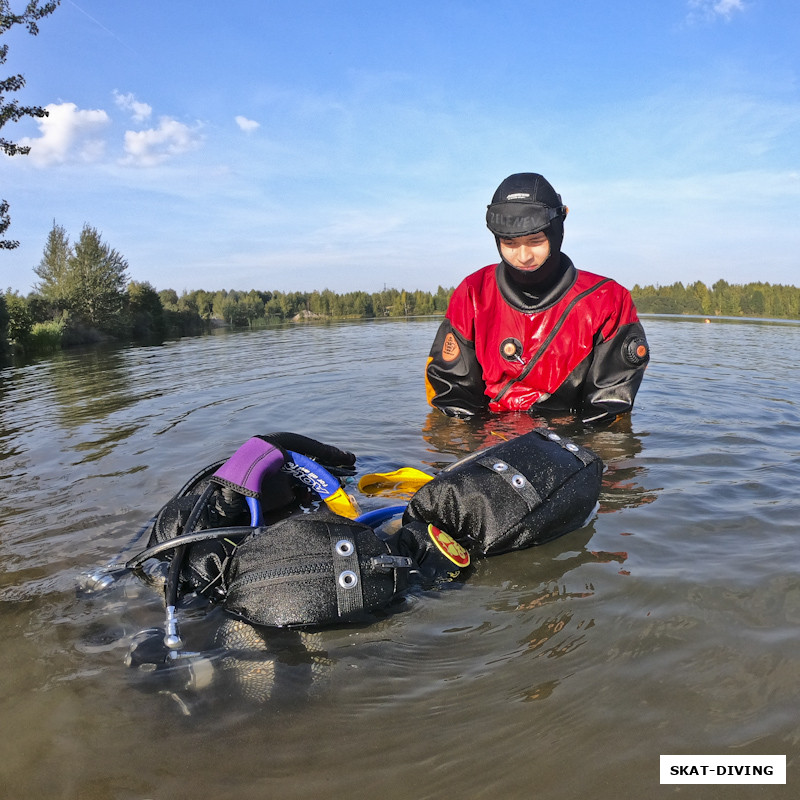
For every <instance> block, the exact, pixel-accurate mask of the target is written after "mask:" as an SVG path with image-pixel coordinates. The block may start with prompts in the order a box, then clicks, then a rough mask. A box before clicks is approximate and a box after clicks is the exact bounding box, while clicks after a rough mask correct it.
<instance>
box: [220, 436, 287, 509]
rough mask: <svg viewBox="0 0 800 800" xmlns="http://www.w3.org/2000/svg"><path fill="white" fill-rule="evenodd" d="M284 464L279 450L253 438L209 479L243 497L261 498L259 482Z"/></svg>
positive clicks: (281, 452)
mask: <svg viewBox="0 0 800 800" xmlns="http://www.w3.org/2000/svg"><path fill="white" fill-rule="evenodd" d="M283 464H284V456H283V451H282V450H281V449H280V448H279V447H275V445H273V444H270V443H269V442H265V441H264V440H263V439H259V438H258V437H256V436H254V437H253V438H252V439H248V440H247V441H246V442H245V443H244V444H243V445H242V446H241V447H240V448H239V449H238V450H237V451H236V452H235V453H234V454H233V455H232V456H231V457H230V458H229V459H228V460H227V461H226V462H225V463H224V464H223V465H222V466H221V467H220V468H219V469H218V470H217V471H216V472H215V473H214V474H213V475H212V476H211V480H212V481H216V482H217V483H221V484H222V485H223V486H229V487H230V488H231V489H235V490H236V491H237V492H240V493H241V494H243V495H245V496H247V497H260V496H261V482H262V481H263V480H264V478H266V477H267V476H268V475H274V474H275V473H276V472H277V471H278V470H279V469H280V468H281V467H282V466H283Z"/></svg>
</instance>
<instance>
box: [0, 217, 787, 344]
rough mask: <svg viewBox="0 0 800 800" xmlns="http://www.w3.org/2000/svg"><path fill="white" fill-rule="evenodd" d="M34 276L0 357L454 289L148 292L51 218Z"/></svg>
mask: <svg viewBox="0 0 800 800" xmlns="http://www.w3.org/2000/svg"><path fill="white" fill-rule="evenodd" d="M34 272H35V273H36V276H37V277H38V279H39V281H38V283H37V284H36V287H35V289H34V291H33V292H31V293H30V294H28V295H27V296H26V297H23V296H22V295H20V294H19V293H17V292H14V291H12V290H11V289H8V290H7V291H6V292H5V294H0V354H6V355H7V354H8V353H10V352H13V353H16V354H22V355H26V354H27V355H30V354H35V353H41V352H48V351H52V350H55V349H59V348H61V347H69V346H72V345H77V344H91V343H95V342H100V341H106V340H108V339H115V340H140V341H163V340H164V339H168V338H176V337H180V336H187V335H197V334H201V333H204V332H207V331H209V330H210V329H211V328H212V327H214V326H219V325H228V326H230V327H258V326H264V325H269V324H273V323H278V322H285V321H289V320H294V321H303V320H312V319H370V318H378V317H410V316H429V315H437V314H443V313H444V312H445V310H446V308H447V303H448V301H449V299H450V295H451V294H452V292H453V290H452V289H446V288H443V287H441V286H440V287H438V289H437V291H436V292H435V293H432V292H425V291H406V290H403V289H394V288H392V289H384V290H383V291H382V292H372V293H368V292H362V291H356V292H347V293H344V294H338V293H336V292H333V291H331V290H330V289H323V290H321V291H313V292H280V291H257V290H255V289H251V290H249V291H227V290H222V291H216V292H211V291H205V290H202V289H195V290H192V291H185V292H183V293H182V294H180V295H179V294H178V293H177V292H176V291H175V290H173V289H165V290H162V291H160V292H159V291H156V289H154V288H153V286H151V285H150V284H149V283H147V282H146V281H144V282H143V281H133V280H130V278H129V276H128V262H127V260H126V259H125V258H124V257H123V256H122V255H121V254H120V253H119V252H118V251H117V250H115V249H113V248H112V247H110V246H109V245H108V244H107V243H106V242H104V241H103V239H102V237H101V235H100V233H99V232H98V231H97V230H96V229H95V228H93V227H91V226H90V225H85V226H84V228H83V230H82V231H81V233H80V236H79V237H78V239H77V240H76V241H75V242H74V243H72V242H71V241H70V239H69V236H68V234H67V232H66V230H65V229H64V228H63V227H61V226H59V225H57V224H55V223H54V224H53V228H52V230H51V231H50V233H49V235H48V237H47V241H46V243H45V247H44V252H43V254H42V259H41V261H40V262H39V264H38V265H37V266H36V267H34ZM631 294H632V295H633V299H634V302H635V303H636V306H637V308H638V310H639V312H640V313H643V314H648V313H653V314H659V313H660V314H698V315H703V316H731V317H737V316H740V317H765V318H780V319H800V289H798V288H796V287H794V286H783V285H777V284H776V285H773V284H769V283H749V284H745V285H735V284H729V283H727V282H726V281H724V280H719V281H717V282H716V283H714V284H713V285H712V286H711V287H708V286H706V285H705V284H704V283H702V282H701V281H695V282H694V283H692V284H689V285H686V286H684V284H683V283H680V282H678V283H673V284H672V285H670V286H639V285H638V284H637V285H636V286H634V287H633V289H632V291H631Z"/></svg>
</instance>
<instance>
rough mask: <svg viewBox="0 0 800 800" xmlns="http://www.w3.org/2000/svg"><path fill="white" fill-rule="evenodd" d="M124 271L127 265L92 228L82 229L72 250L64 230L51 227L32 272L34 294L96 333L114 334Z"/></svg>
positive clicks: (121, 302) (118, 321) (125, 278)
mask: <svg viewBox="0 0 800 800" xmlns="http://www.w3.org/2000/svg"><path fill="white" fill-rule="evenodd" d="M127 270H128V262H127V261H126V260H125V258H123V256H122V255H121V254H120V253H119V252H117V251H116V250H114V249H113V248H112V247H110V246H109V245H107V244H106V243H105V242H104V241H103V240H102V238H101V236H100V234H99V233H98V231H97V229H96V228H93V227H92V226H91V225H84V226H83V230H82V231H81V235H80V238H79V239H78V241H77V242H76V243H75V246H74V247H73V246H71V245H70V243H69V239H68V238H67V234H66V231H65V230H64V228H62V227H61V226H59V225H56V224H55V223H54V224H53V229H52V230H51V231H50V234H49V235H48V237H47V242H46V244H45V248H44V254H43V256H42V260H41V261H40V262H39V265H38V266H37V267H35V269H34V272H35V273H36V274H37V275H38V276H39V278H40V279H41V282H40V283H39V285H38V286H37V290H38V291H39V292H40V293H41V295H42V297H44V299H45V300H48V301H50V302H51V303H53V304H54V306H56V308H58V309H62V310H65V311H68V312H69V313H70V314H71V315H72V316H74V317H75V318H77V319H78V320H79V321H81V322H83V323H85V324H88V325H90V326H92V327H94V328H97V329H98V330H100V331H104V332H106V333H117V332H119V330H120V326H121V324H122V318H121V312H122V311H123V309H124V305H125V300H126V297H125V285H126V283H127V281H128V275H127Z"/></svg>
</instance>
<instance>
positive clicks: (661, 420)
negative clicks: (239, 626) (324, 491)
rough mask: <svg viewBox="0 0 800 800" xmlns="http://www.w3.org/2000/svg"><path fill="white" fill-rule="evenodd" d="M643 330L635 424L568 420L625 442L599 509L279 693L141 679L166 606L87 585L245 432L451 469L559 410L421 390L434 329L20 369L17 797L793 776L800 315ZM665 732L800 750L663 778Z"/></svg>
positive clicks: (13, 739) (690, 748)
mask: <svg viewBox="0 0 800 800" xmlns="http://www.w3.org/2000/svg"><path fill="white" fill-rule="evenodd" d="M645 325H646V329H647V333H648V338H649V339H650V343H651V346H652V350H653V362H652V364H651V366H650V368H649V369H648V373H647V375H646V377H645V381H644V384H643V387H642V389H641V391H640V393H639V397H638V400H637V407H636V409H635V410H634V412H633V414H632V415H631V417H630V418H629V419H628V420H627V421H626V422H624V423H622V424H617V425H615V426H614V427H612V428H610V429H608V430H602V431H591V430H589V429H584V428H583V427H582V426H580V425H577V424H575V423H574V422H573V421H571V420H569V419H565V418H562V419H551V420H548V421H547V422H548V424H550V425H551V427H553V428H555V429H556V430H559V431H560V432H561V433H564V434H566V435H568V436H571V437H573V438H574V439H575V440H576V441H579V442H580V443H582V444H584V445H587V446H589V447H591V448H593V449H594V450H596V451H597V452H598V453H599V454H600V455H601V456H602V457H603V459H604V460H605V462H606V466H607V469H606V473H605V476H604V484H603V493H602V497H601V505H600V508H599V512H598V514H597V515H596V516H595V518H594V519H593V520H591V521H590V523H589V524H588V525H587V526H586V527H585V528H584V529H581V530H580V531H575V532H574V533H571V534H569V535H567V536H565V537H563V538H561V539H559V540H557V541H555V542H551V543H549V544H547V545H545V546H543V547H540V548H536V549H532V550H528V551H525V552H519V553H513V554H508V555H504V556H500V557H495V558H492V559H488V560H484V561H482V562H480V563H478V564H477V565H476V567H475V568H474V570H473V571H472V574H471V575H470V576H469V578H468V580H466V581H464V582H463V583H460V584H458V585H454V586H450V587H448V588H446V589H444V590H442V591H439V592H426V593H421V594H418V595H415V596H413V597H411V598H410V599H409V601H408V602H407V603H406V604H405V606H404V607H403V608H402V610H399V611H397V612H396V613H392V614H389V615H387V616H386V618H385V619H381V620H379V621H377V622H376V623H375V624H374V625H370V626H359V627H354V628H344V629H341V630H331V631H326V632H323V633H321V634H319V635H317V636H314V637H311V638H309V639H308V640H306V641H304V642H303V643H302V645H303V647H305V648H306V649H307V651H308V652H309V656H308V658H305V659H304V658H302V657H298V658H297V660H296V662H294V663H292V662H291V659H287V660H286V663H285V664H283V665H282V666H281V669H282V670H283V676H284V680H285V684H284V685H285V691H282V692H281V697H276V698H273V699H272V700H270V701H267V702H262V703H257V702H252V701H249V700H247V699H246V698H243V697H242V696H237V694H236V692H233V691H231V690H230V687H229V686H228V687H227V688H226V689H225V691H224V692H223V691H222V690H220V689H215V688H214V686H213V685H212V687H211V688H209V689H208V690H205V692H197V693H195V694H194V695H192V696H189V695H187V696H186V704H185V706H181V705H180V704H179V703H178V702H177V701H176V699H175V697H174V696H173V695H171V694H169V693H159V691H158V690H154V689H153V686H152V685H148V684H147V682H142V681H136V680H132V678H131V670H128V669H126V668H125V666H124V665H123V660H124V657H125V654H126V652H127V649H128V646H129V643H130V640H131V637H132V636H133V635H134V634H135V633H136V632H137V631H139V630H141V629H142V628H146V627H148V626H151V625H159V624H161V615H162V612H161V600H160V598H159V597H158V596H157V594H156V593H154V592H153V591H152V590H150V589H149V588H148V587H144V586H142V585H139V584H137V583H136V582H131V583H129V584H126V585H120V586H117V587H115V589H114V590H112V591H111V592H110V593H109V594H108V595H105V596H101V597H97V598H95V599H87V598H84V597H79V596H77V595H76V592H75V587H76V584H77V583H78V582H79V581H80V579H81V577H82V576H84V575H85V574H86V573H87V572H88V571H90V570H91V569H92V568H94V567H96V566H98V565H102V564H105V563H107V562H108V561H110V560H112V559H113V558H114V557H115V556H116V554H117V553H118V552H119V550H120V549H121V548H123V547H124V546H125V545H126V544H127V543H128V542H129V541H130V540H131V538H132V537H133V536H134V535H135V533H136V532H137V531H138V530H139V529H140V528H141V527H142V526H143V525H144V524H145V523H146V521H147V519H148V518H149V517H150V515H151V514H152V513H153V512H154V511H156V510H157V509H158V508H159V507H160V505H161V504H162V503H163V502H165V501H166V500H167V499H168V498H169V497H170V496H171V494H172V493H173V492H175V491H176V490H177V489H178V488H179V487H180V486H181V485H182V483H183V482H184V481H185V480H186V479H187V478H188V477H189V476H191V475H192V474H193V473H194V472H195V471H196V470H197V469H198V468H199V467H201V466H203V465H204V464H206V463H210V462H212V461H215V460H216V459H218V458H222V457H224V456H226V455H229V454H230V452H232V450H234V449H235V448H236V447H237V446H238V445H239V444H240V443H241V442H243V441H244V440H246V439H247V438H248V437H250V436H251V435H253V434H256V433H266V432H270V431H278V430H291V431H295V432H298V433H303V434H306V435H308V436H313V437H316V438H319V439H321V440H323V441H327V442H330V443H332V444H336V445H339V446H341V447H344V448H347V449H350V450H352V451H354V452H355V453H356V454H357V455H358V457H359V460H358V466H359V471H360V472H361V473H366V472H372V471H377V470H389V469H393V468H395V467H398V466H413V467H418V468H421V469H424V470H426V471H428V472H435V471H436V470H438V469H440V468H442V467H443V466H445V465H446V464H448V463H450V462H452V461H453V460H455V459H456V458H458V457H459V456H460V455H462V454H464V453H467V452H471V451H472V450H474V449H475V448H476V447H478V446H482V445H485V444H489V443H493V442H495V441H497V440H498V437H500V436H508V435H513V434H518V433H523V432H525V431H527V430H530V428H531V427H533V426H534V425H537V424H541V422H542V421H541V420H538V419H536V418H532V417H529V416H527V415H509V416H505V417H494V418H492V419H490V420H489V421H482V422H465V421H459V420H452V419H447V418H445V417H443V416H441V415H440V414H438V412H432V411H430V409H429V408H428V407H427V406H426V405H425V401H424V390H423V386H422V369H423V364H424V356H425V354H426V353H427V350H428V347H429V346H430V341H431V340H432V337H433V334H434V332H435V329H436V326H437V322H436V321H435V320H418V321H381V322H373V323H367V324H364V323H361V324H355V323H354V324H349V323H342V324H333V325H318V326H286V327H283V328H278V329H270V330H263V331H257V332H244V333H235V334H231V333H228V334H220V335H216V336H209V337H200V338H191V339H183V340H180V341H176V342H170V343H167V344H165V345H164V346H160V347H122V348H112V349H108V350H102V351H94V352H89V353H85V352H84V353H78V352H66V353H63V354H59V355H58V356H56V357H54V358H52V359H49V360H43V361H40V362H38V363H35V364H32V365H29V366H25V367H19V368H8V369H5V370H3V371H2V372H0V474H1V475H2V477H3V480H2V483H0V495H1V496H2V502H0V602H2V615H1V616H0V626H2V634H3V641H4V644H5V646H4V647H3V648H2V650H0V675H1V676H2V683H1V684H0V685H2V694H0V712H1V713H2V720H3V724H4V736H3V737H2V744H1V745H0V786H3V787H4V788H3V790H2V796H3V797H8V798H28V797H42V798H58V799H59V800H60V798H64V800H76V799H79V800H101V799H103V800H105V799H106V798H114V799H115V800H116V799H117V798H119V799H120V800H128V798H131V799H133V798H138V799H140V800H141V799H143V798H184V797H186V798H189V797H198V796H209V795H212V796H218V797H237V798H241V799H242V800H249V798H253V799H255V798H265V797H274V798H289V799H291V798H307V797H326V798H327V797H340V796H347V797H352V798H360V797H364V798H372V797H375V796H381V797H385V798H387V799H389V800H391V799H392V798H408V797H416V798H441V797H449V796H453V797H468V798H492V800H495V798H499V797H508V798H517V797H519V798H528V797H533V796H537V795H539V794H543V795H544V794H546V795H550V796H558V797H565V798H572V797H592V798H601V799H605V798H609V799H610V798H615V799H616V798H619V797H641V796H644V795H645V794H646V795H647V796H662V795H663V796H665V797H666V796H668V795H669V796H672V795H675V794H685V795H687V796H689V795H688V793H690V794H691V796H692V797H702V798H712V797H723V796H724V797H725V798H731V797H733V798H739V797H741V798H745V797H753V796H755V795H754V792H756V791H757V792H758V795H759V796H775V797H778V796H781V797H783V796H789V795H788V792H791V791H792V789H791V785H792V783H794V784H795V785H796V783H797V769H798V763H797V762H798V745H799V742H800V725H799V724H798V718H799V717H800V701H799V700H798V696H799V694H800V643H798V636H797V630H798V624H800V555H798V548H797V534H798V519H800V513H799V512H800V501H799V500H798V492H797V486H798V485H800V480H799V479H800V424H798V423H800V419H799V415H798V401H797V397H798V392H799V391H800V367H798V365H797V362H796V359H794V358H792V356H791V354H792V353H794V352H796V351H797V349H798V346H800V326H797V325H795V324H785V323H783V324H773V323H766V322H753V321H745V322H730V321H719V320H714V321H713V322H711V323H708V324H706V323H703V322H702V320H694V319H668V318H650V319H646V320H645ZM362 501H363V502H365V503H366V505H367V506H369V504H370V503H381V502H383V503H385V502H387V501H386V500H382V499H380V498H378V499H374V498H373V499H370V498H366V499H364V498H362ZM220 623H221V615H220V614H219V613H218V612H216V611H215V612H212V613H211V614H205V613H203V611H202V609H194V610H192V609H190V610H189V611H188V612H187V618H186V621H185V623H184V624H185V627H186V629H187V633H188V635H189V636H190V637H196V638H198V639H199V638H200V637H203V636H205V635H211V634H213V631H214V630H215V628H217V627H218V626H219V625H220ZM290 649H291V647H290ZM295 649H296V650H297V652H305V651H304V650H302V648H299V647H298V648H295ZM310 676H313V678H314V679H313V680H311V677H310ZM189 694H191V693H189ZM669 753H688V754H692V753H697V754H775V753H777V754H786V755H787V761H788V770H787V772H788V783H789V785H788V786H787V787H762V788H760V789H758V790H755V789H754V788H752V787H736V786H720V787H714V786H707V787H700V786H695V787H684V788H683V789H681V788H680V787H675V786H659V784H658V768H659V758H658V757H659V755H660V754H669Z"/></svg>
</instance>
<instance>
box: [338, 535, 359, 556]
mask: <svg viewBox="0 0 800 800" xmlns="http://www.w3.org/2000/svg"><path fill="white" fill-rule="evenodd" d="M355 549H356V548H355V545H354V544H353V543H352V542H351V541H350V540H349V539H340V540H339V541H338V542H336V555H337V556H342V557H343V558H345V557H347V556H351V555H353V553H354V552H355Z"/></svg>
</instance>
